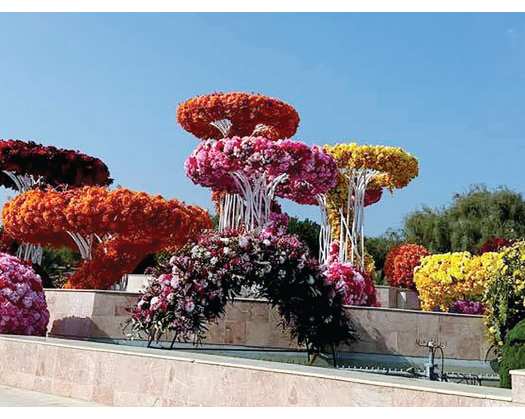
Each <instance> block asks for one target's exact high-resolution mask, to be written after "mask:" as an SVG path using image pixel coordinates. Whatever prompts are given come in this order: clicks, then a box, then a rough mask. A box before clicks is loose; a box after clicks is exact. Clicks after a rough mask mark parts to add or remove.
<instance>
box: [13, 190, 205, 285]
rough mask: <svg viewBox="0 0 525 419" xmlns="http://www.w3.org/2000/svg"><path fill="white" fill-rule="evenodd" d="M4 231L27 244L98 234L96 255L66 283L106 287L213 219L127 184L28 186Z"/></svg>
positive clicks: (57, 243)
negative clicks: (111, 187) (60, 189)
mask: <svg viewBox="0 0 525 419" xmlns="http://www.w3.org/2000/svg"><path fill="white" fill-rule="evenodd" d="M3 222H4V228H5V230H6V232H7V233H8V234H9V235H10V236H12V237H16V238H17V239H18V240H20V241H23V242H26V243H34V244H40V245H44V246H52V247H58V246H64V245H66V246H68V247H74V246H75V245H74V243H73V241H72V240H71V239H70V238H69V237H68V236H67V232H74V233H79V234H82V235H84V236H89V235H94V236H96V237H98V238H99V239H100V240H94V244H93V246H94V248H93V252H92V254H93V256H92V259H91V260H88V261H85V262H84V263H83V265H81V266H80V268H79V270H78V271H77V273H76V274H75V275H73V276H72V277H71V278H70V280H69V282H68V284H67V285H68V287H71V288H108V287H109V286H111V285H112V284H113V283H115V282H116V281H118V280H119V279H120V277H121V276H122V275H123V274H125V273H127V272H130V271H131V270H132V269H133V268H134V267H135V266H136V265H137V264H138V263H139V262H140V260H141V259H142V257H143V256H144V255H146V254H149V253H154V252H157V251H160V250H162V249H165V248H171V249H173V248H178V247H180V246H182V245H184V244H185V243H186V241H187V240H188V239H189V238H190V237H194V236H195V235H196V234H197V233H198V232H200V231H201V230H203V229H208V228H211V226H212V224H211V219H210V217H209V215H208V213H207V212H206V211H204V210H203V209H201V208H199V207H195V206H191V205H185V204H184V203H182V202H180V201H178V200H175V199H172V200H166V199H164V198H162V197H161V196H151V195H148V194H146V193H144V192H133V191H130V190H128V189H122V188H119V189H116V190H114V191H110V190H108V189H106V188H104V187H89V186H87V187H82V188H77V189H71V190H67V191H64V192H58V191H55V190H51V189H50V190H45V191H43V190H37V189H34V190H30V191H28V192H25V193H23V194H21V195H19V196H17V197H16V198H14V199H13V200H12V201H10V202H8V203H7V204H6V205H5V206H4V210H3Z"/></svg>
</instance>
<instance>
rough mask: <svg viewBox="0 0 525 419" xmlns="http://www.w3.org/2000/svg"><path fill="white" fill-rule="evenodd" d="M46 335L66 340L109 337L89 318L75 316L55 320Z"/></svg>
mask: <svg viewBox="0 0 525 419" xmlns="http://www.w3.org/2000/svg"><path fill="white" fill-rule="evenodd" d="M48 335H49V336H56V337H68V338H90V337H97V338H107V337H110V336H109V335H107V334H106V333H105V332H104V331H102V330H101V329H100V328H99V327H98V326H97V325H96V323H95V322H94V321H93V320H91V319H90V318H88V317H75V316H71V317H64V318H62V319H58V320H55V321H54V322H53V325H52V326H51V329H50V331H49V332H48Z"/></svg>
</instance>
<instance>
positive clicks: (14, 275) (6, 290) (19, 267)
mask: <svg viewBox="0 0 525 419" xmlns="http://www.w3.org/2000/svg"><path fill="white" fill-rule="evenodd" d="M48 322H49V311H48V310H47V304H46V298H45V295H44V290H43V288H42V281H41V280H40V276H38V275H37V274H36V273H35V272H34V271H33V269H31V267H30V266H28V265H26V264H24V263H22V262H21V261H20V260H19V259H17V258H15V257H14V256H11V255H8V254H5V253H0V333H5V334H15V335H39V336H45V334H46V330H47V324H48Z"/></svg>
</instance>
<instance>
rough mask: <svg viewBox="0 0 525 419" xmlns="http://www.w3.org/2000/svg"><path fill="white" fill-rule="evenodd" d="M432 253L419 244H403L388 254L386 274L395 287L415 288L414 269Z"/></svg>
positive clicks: (385, 267)
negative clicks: (423, 258) (422, 259)
mask: <svg viewBox="0 0 525 419" xmlns="http://www.w3.org/2000/svg"><path fill="white" fill-rule="evenodd" d="M428 255H430V252H429V251H428V250H427V249H426V248H425V247H424V246H420V245H418V244H401V245H399V246H396V247H394V248H392V249H391V250H390V252H388V254H387V256H386V259H385V266H384V269H383V271H384V273H385V276H386V278H387V280H388V283H389V284H390V285H391V286H393V287H403V288H411V289H414V288H415V284H414V269H415V268H416V267H417V266H418V265H419V263H420V261H421V258H422V257H424V256H428Z"/></svg>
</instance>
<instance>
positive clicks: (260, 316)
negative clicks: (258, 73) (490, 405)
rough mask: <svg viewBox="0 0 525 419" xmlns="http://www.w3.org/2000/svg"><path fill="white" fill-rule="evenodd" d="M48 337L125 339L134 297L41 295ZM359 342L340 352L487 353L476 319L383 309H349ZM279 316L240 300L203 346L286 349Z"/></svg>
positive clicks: (454, 355) (81, 293)
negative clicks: (434, 348) (432, 349)
mask: <svg viewBox="0 0 525 419" xmlns="http://www.w3.org/2000/svg"><path fill="white" fill-rule="evenodd" d="M46 298H47V302H48V306H49V311H50V314H51V319H50V324H49V328H48V332H49V335H50V336H60V337H75V338H90V337H97V338H101V337H109V338H114V339H119V338H124V337H125V334H124V333H123V332H122V324H123V322H125V321H126V320H127V319H128V318H129V315H128V314H127V311H126V308H127V307H129V306H131V305H132V304H133V303H135V302H136V301H137V298H138V294H134V293H127V292H118V291H84V290H53V289H48V290H46ZM347 309H348V310H349V311H350V317H351V319H352V321H353V322H354V324H355V326H356V329H357V331H358V334H359V337H360V340H359V341H358V342H356V343H354V344H352V345H351V346H350V347H341V348H339V349H340V350H352V351H354V352H365V353H378V354H400V355H404V356H426V355H427V353H428V350H427V349H426V348H421V347H419V346H418V345H417V343H416V340H417V339H418V338H423V339H429V338H434V337H437V338H438V339H440V340H442V341H445V342H446V345H447V346H446V348H445V356H446V357H447V358H457V359H470V360H484V359H485V357H486V353H487V351H488V348H489V344H488V343H487V341H486V339H485V327H484V325H483V319H482V317H480V316H468V315H459V314H445V313H428V312H422V311H410V310H400V309H388V308H370V307H348V308H347ZM279 321H280V316H279V314H278V313H277V312H276V310H275V309H272V308H271V307H270V306H269V305H268V304H267V303H266V302H265V301H261V300H253V299H239V300H237V301H236V302H235V303H233V304H229V305H228V306H227V309H226V314H225V316H224V317H223V318H222V319H220V320H219V321H218V322H217V323H216V324H212V325H211V326H210V329H209V332H208V337H207V339H206V342H208V343H219V344H235V345H249V346H265V347H278V348H288V347H296V342H295V341H294V340H293V339H291V338H290V336H289V335H288V334H287V333H286V332H285V331H283V330H282V328H281V327H280V326H279V325H278V324H279Z"/></svg>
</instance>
